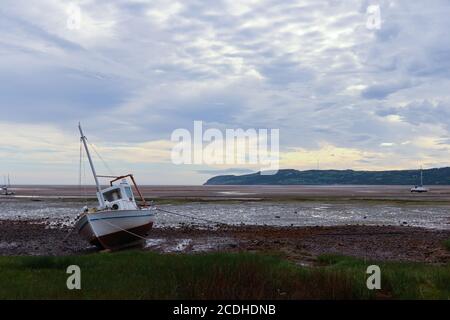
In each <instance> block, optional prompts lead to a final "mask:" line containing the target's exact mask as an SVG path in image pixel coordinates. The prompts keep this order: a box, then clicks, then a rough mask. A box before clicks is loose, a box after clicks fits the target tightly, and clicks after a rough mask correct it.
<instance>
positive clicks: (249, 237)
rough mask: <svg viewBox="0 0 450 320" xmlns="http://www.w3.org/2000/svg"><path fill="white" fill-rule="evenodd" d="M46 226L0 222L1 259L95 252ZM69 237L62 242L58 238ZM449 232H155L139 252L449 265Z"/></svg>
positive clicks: (226, 229)
mask: <svg viewBox="0 0 450 320" xmlns="http://www.w3.org/2000/svg"><path fill="white" fill-rule="evenodd" d="M69 232H70V228H67V227H64V226H62V227H60V228H49V227H48V226H47V225H46V223H45V221H39V220H35V221H6V220H3V221H0V255H74V254H90V253H95V252H98V250H97V249H95V248H94V247H90V246H89V245H87V244H86V242H85V241H84V240H83V239H81V238H80V237H79V236H78V234H76V233H75V232H74V233H69ZM68 234H69V236H68V237H67V240H66V241H63V239H64V238H65V237H66V236H67V235H68ZM446 239H450V230H430V229H422V228H414V227H398V226H339V227H294V228H292V227H268V226H267V227H265V226H233V227H218V228H217V227H216V228H212V227H210V228H204V227H202V228H200V227H196V226H192V225H185V226H183V227H181V228H154V229H153V230H152V231H151V233H150V235H149V236H148V239H147V241H146V245H145V247H143V248H141V250H151V251H156V252H164V253H175V252H180V253H181V252H182V253H196V252H240V251H245V252H262V253H268V252H271V253H280V254H282V255H283V256H285V257H286V258H287V259H289V260H292V261H294V262H296V263H298V264H314V263H315V261H316V257H317V256H318V255H320V254H343V255H349V256H355V257H360V258H365V259H371V260H372V259H373V260H379V261H380V260H381V261H418V262H425V263H433V264H435V263H439V264H440V263H448V262H450V252H448V251H446V249H445V248H444V246H443V244H442V242H443V241H444V240H446Z"/></svg>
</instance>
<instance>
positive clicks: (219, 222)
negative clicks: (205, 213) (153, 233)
mask: <svg viewBox="0 0 450 320" xmlns="http://www.w3.org/2000/svg"><path fill="white" fill-rule="evenodd" d="M155 209H156V210H158V211H161V212H165V213H168V214H173V215H176V216H180V217H185V218H190V219H194V220H200V221H205V222H209V223H214V224H218V225H224V226H229V224H227V223H225V222H221V221H215V220H211V219H206V218H199V217H195V216H191V215H187V214H182V213H177V212H173V211H169V210H164V209H160V208H157V207H155Z"/></svg>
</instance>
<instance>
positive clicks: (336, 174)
mask: <svg viewBox="0 0 450 320" xmlns="http://www.w3.org/2000/svg"><path fill="white" fill-rule="evenodd" d="M423 176H424V184H425V185H448V184H450V167H446V168H434V169H427V170H423ZM300 184H301V185H333V184H343V185H415V184H420V171H419V170H395V171H354V170H306V171H298V170H294V169H284V170H279V171H278V173H276V174H274V175H261V173H260V172H257V173H252V174H245V175H238V176H237V175H223V176H216V177H213V178H211V179H209V180H208V181H206V183H205V185H300Z"/></svg>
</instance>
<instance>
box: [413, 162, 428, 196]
mask: <svg viewBox="0 0 450 320" xmlns="http://www.w3.org/2000/svg"><path fill="white" fill-rule="evenodd" d="M411 192H417V193H423V192H428V188H425V187H424V186H423V169H422V167H420V185H415V186H414V187H412V188H411Z"/></svg>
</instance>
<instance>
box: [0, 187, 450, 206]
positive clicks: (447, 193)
mask: <svg viewBox="0 0 450 320" xmlns="http://www.w3.org/2000/svg"><path fill="white" fill-rule="evenodd" d="M140 188H141V191H142V192H143V194H144V196H145V197H146V198H147V199H153V200H164V199H168V200H172V201H173V200H184V201H192V200H196V201H197V200H204V201H220V200H224V201H229V200H251V201H255V200H294V201H295V200H297V201H302V200H338V201H348V200H377V201H385V200H388V201H415V202H424V203H429V202H436V201H439V202H445V203H450V186H430V187H429V188H430V191H429V192H427V193H423V194H416V193H411V192H410V188H411V186H385V185H380V186H376V185H370V186H363V185H358V186H354V185H334V186H326V185H323V186H322V185H321V186H307V185H290V186H257V185H254V186H253V185H251V186H156V185H155V186H149V185H144V186H141V187H140ZM11 190H12V191H14V192H15V193H16V196H15V197H16V198H34V199H36V200H39V199H40V198H85V195H88V196H89V198H94V196H92V195H95V187H94V186H83V187H81V188H80V187H79V186H70V185H68V186H51V185H42V186H38V185H31V186H30V185H17V186H14V188H11ZM0 198H1V199H4V198H5V197H0Z"/></svg>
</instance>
